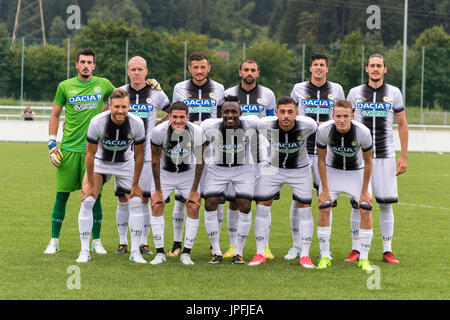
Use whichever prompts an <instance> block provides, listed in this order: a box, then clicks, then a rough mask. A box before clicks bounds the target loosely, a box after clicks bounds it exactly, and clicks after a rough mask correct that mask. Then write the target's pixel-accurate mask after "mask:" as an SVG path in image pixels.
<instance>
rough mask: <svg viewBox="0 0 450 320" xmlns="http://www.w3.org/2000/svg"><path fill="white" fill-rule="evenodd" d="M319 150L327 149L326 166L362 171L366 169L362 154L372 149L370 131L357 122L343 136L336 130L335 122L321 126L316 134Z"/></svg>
mask: <svg viewBox="0 0 450 320" xmlns="http://www.w3.org/2000/svg"><path fill="white" fill-rule="evenodd" d="M316 139H317V140H316V144H317V147H318V148H322V149H325V148H327V157H326V164H327V166H329V167H333V168H335V169H341V170H360V169H363V168H364V161H363V157H362V152H365V151H369V150H370V149H372V137H371V136H370V131H369V129H368V128H367V127H366V126H365V125H363V124H362V123H359V122H357V121H355V120H352V121H351V127H350V130H349V131H348V132H347V133H345V134H341V133H339V132H338V131H337V130H336V125H335V123H334V120H329V121H327V122H325V123H322V124H321V125H320V126H319V129H318V130H317V134H316Z"/></svg>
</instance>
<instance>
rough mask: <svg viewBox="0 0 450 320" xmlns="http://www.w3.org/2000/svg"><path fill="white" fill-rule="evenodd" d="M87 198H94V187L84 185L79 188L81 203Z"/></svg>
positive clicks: (87, 184)
mask: <svg viewBox="0 0 450 320" xmlns="http://www.w3.org/2000/svg"><path fill="white" fill-rule="evenodd" d="M89 196H91V197H94V198H96V197H95V194H94V186H91V185H90V184H89V183H85V184H84V185H83V187H82V188H81V201H83V200H84V199H86V198H87V197H89Z"/></svg>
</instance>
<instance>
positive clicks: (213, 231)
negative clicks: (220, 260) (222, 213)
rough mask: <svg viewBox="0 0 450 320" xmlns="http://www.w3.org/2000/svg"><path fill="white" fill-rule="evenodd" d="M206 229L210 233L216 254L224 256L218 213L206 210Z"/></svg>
mask: <svg viewBox="0 0 450 320" xmlns="http://www.w3.org/2000/svg"><path fill="white" fill-rule="evenodd" d="M204 218H205V229H206V232H207V233H208V237H209V241H210V243H211V246H212V248H213V251H214V253H216V254H220V255H221V254H222V251H221V250H220V243H219V240H220V237H219V222H218V221H217V211H216V210H214V211H206V210H205V217H204Z"/></svg>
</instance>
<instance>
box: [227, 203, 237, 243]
mask: <svg viewBox="0 0 450 320" xmlns="http://www.w3.org/2000/svg"><path fill="white" fill-rule="evenodd" d="M238 222H239V211H238V210H233V209H230V208H228V210H227V224H228V236H229V238H230V246H233V247H236V239H237V226H238Z"/></svg>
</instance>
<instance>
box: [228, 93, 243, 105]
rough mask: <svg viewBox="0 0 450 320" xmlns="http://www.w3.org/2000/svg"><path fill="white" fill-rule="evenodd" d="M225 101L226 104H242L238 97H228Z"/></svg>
mask: <svg viewBox="0 0 450 320" xmlns="http://www.w3.org/2000/svg"><path fill="white" fill-rule="evenodd" d="M224 101H225V102H237V104H240V103H241V101H240V100H239V97H238V96H232V95H229V96H226V97H225V98H224Z"/></svg>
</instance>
